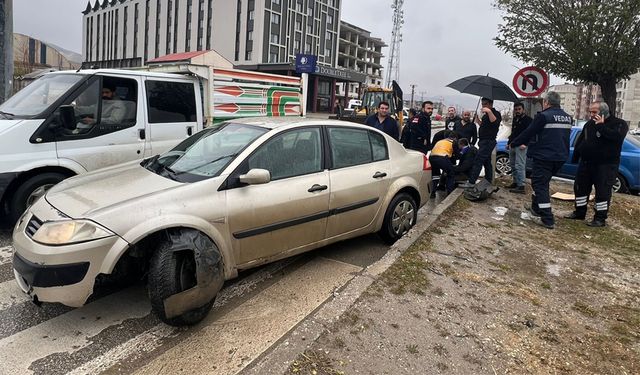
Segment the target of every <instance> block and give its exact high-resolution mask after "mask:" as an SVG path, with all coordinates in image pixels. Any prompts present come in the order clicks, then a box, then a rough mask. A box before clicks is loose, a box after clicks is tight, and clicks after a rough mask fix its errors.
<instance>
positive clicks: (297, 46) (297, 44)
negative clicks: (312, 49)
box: [293, 40, 301, 53]
mask: <svg viewBox="0 0 640 375" xmlns="http://www.w3.org/2000/svg"><path fill="white" fill-rule="evenodd" d="M293 49H294V52H296V53H299V52H301V51H300V41H299V40H294V41H293Z"/></svg>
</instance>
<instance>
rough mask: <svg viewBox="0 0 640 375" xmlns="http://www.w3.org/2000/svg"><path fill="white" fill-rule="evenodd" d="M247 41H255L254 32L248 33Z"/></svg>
mask: <svg viewBox="0 0 640 375" xmlns="http://www.w3.org/2000/svg"><path fill="white" fill-rule="evenodd" d="M247 40H253V31H249V32H248V33H247Z"/></svg>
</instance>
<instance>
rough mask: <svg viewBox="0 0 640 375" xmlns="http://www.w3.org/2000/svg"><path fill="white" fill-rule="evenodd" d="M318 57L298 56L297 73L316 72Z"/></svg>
mask: <svg viewBox="0 0 640 375" xmlns="http://www.w3.org/2000/svg"><path fill="white" fill-rule="evenodd" d="M317 59H318V56H316V55H303V54H301V53H298V54H296V73H313V72H315V71H316V69H317V66H316V60H317Z"/></svg>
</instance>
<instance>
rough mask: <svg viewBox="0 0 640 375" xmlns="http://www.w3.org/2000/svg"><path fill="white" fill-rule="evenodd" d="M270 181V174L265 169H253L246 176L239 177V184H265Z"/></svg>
mask: <svg viewBox="0 0 640 375" xmlns="http://www.w3.org/2000/svg"><path fill="white" fill-rule="evenodd" d="M269 181H271V172H269V171H268V170H266V169H259V168H254V169H252V170H250V171H249V172H247V173H246V174H243V175H240V182H242V183H243V184H249V185H259V184H266V183H267V182H269Z"/></svg>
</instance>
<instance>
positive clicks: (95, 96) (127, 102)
mask: <svg viewBox="0 0 640 375" xmlns="http://www.w3.org/2000/svg"><path fill="white" fill-rule="evenodd" d="M137 102H138V82H137V81H136V80H135V79H130V78H120V77H110V76H104V77H99V78H98V79H95V80H92V81H89V82H87V85H86V86H84V87H82V88H80V89H79V90H78V92H76V93H75V94H74V95H73V96H72V97H71V98H70V99H69V101H68V102H67V103H68V104H69V105H70V106H71V107H72V109H73V113H74V116H75V117H74V121H73V123H71V124H67V126H65V127H63V128H62V130H61V133H60V136H61V138H62V139H63V140H64V139H77V138H92V137H97V136H100V135H104V134H107V133H112V132H116V131H120V130H123V129H126V128H130V127H132V126H134V125H135V124H136V121H137ZM53 122H60V123H61V122H62V120H61V119H60V109H57V110H56V112H54V115H53Z"/></svg>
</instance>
